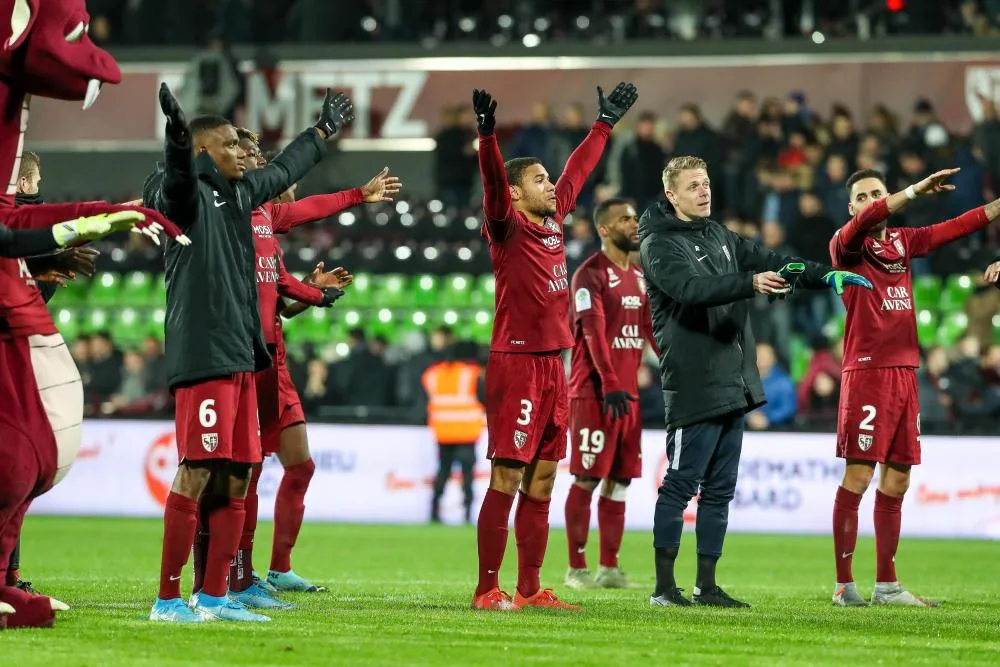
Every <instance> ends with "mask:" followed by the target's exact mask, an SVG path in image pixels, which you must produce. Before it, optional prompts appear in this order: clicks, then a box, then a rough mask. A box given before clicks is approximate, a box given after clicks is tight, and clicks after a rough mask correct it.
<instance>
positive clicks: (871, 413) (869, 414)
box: [858, 405, 919, 431]
mask: <svg viewBox="0 0 1000 667" xmlns="http://www.w3.org/2000/svg"><path fill="white" fill-rule="evenodd" d="M861 411H862V412H864V413H865V416H864V418H863V419H862V420H861V422H860V423H859V424H858V430H860V431H874V430H875V426H874V425H873V424H872V422H873V421H875V406H874V405H862V406H861ZM918 428H919V427H918Z"/></svg>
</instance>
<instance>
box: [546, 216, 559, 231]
mask: <svg viewBox="0 0 1000 667" xmlns="http://www.w3.org/2000/svg"><path fill="white" fill-rule="evenodd" d="M545 229H547V230H549V231H550V232H553V233H559V223H557V222H556V221H555V220H549V219H547V218H546V220H545Z"/></svg>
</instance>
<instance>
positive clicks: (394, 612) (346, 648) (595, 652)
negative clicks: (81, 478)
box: [0, 517, 1000, 667]
mask: <svg viewBox="0 0 1000 667" xmlns="http://www.w3.org/2000/svg"><path fill="white" fill-rule="evenodd" d="M270 529H271V526H270V524H269V523H264V522H262V523H261V526H260V530H259V532H258V545H259V546H258V555H257V568H258V571H259V570H260V569H263V568H264V567H266V565H267V557H268V551H269V547H270V538H271V536H270ZM160 539H161V523H160V522H158V521H154V520H125V519H121V520H119V519H87V518H50V517H29V519H28V521H27V522H26V524H25V534H24V542H23V546H22V553H23V556H22V560H23V564H22V565H23V571H24V573H25V575H26V576H27V577H28V578H30V579H32V580H33V581H34V582H35V585H36V586H37V587H38V588H39V589H40V590H43V591H45V592H46V593H50V594H52V595H54V596H56V597H58V598H59V599H61V600H63V601H64V602H67V603H68V604H70V605H71V606H72V607H73V609H72V610H71V611H69V612H64V613H62V614H60V615H59V619H58V622H57V625H56V627H55V628H54V629H51V630H44V631H9V632H5V633H2V634H0V664H3V665H11V666H14V667H27V666H28V665H54V666H58V667H75V666H77V665H87V666H94V667H98V666H101V667H103V666H105V665H108V666H111V665H114V666H116V667H117V666H129V667H133V666H135V667H139V666H147V665H177V666H182V665H183V666H185V667H187V666H193V665H212V666H213V667H215V666H219V665H238V666H240V667H250V666H253V665H332V664H344V665H375V664H378V665H497V664H503V665H536V664H557V665H600V666H601V667H609V666H612V665H670V666H671V667H673V666H675V665H727V666H731V665H750V664H761V665H765V664H766V665H768V666H769V667H771V666H774V665H792V664H794V665H821V664H831V665H839V666H845V665H853V664H865V665H871V664H892V665H898V666H902V665H916V664H932V665H952V664H954V665H997V664H1000V639H998V637H1000V635H998V632H1000V577H998V576H997V575H998V573H1000V565H998V564H1000V542H974V541H930V540H907V539H906V538H905V536H904V538H903V541H902V547H901V549H900V555H899V558H898V566H899V570H900V574H901V577H902V580H903V582H904V584H906V585H907V586H910V587H911V588H912V590H913V591H914V592H915V593H917V594H919V595H924V596H927V597H931V598H934V599H938V600H943V601H944V605H943V606H942V607H940V608H938V609H910V608H893V609H887V608H862V609H839V608H833V607H832V606H831V605H830V595H831V593H832V588H831V587H832V577H833V574H832V555H831V549H830V543H829V538H824V537H787V536H759V535H755V536H749V535H730V536H729V538H728V541H727V544H726V552H727V553H726V556H725V558H724V559H723V561H722V563H721V564H720V568H719V572H720V581H719V583H720V584H721V585H722V586H724V587H725V588H726V589H727V590H728V591H730V592H731V593H732V594H733V595H735V596H737V597H740V598H744V599H747V600H748V601H750V602H752V603H753V604H754V608H753V609H750V610H731V611H727V610H708V609H701V608H692V609H675V608H667V609H662V608H661V609H650V607H649V593H650V591H651V590H652V585H653V573H652V562H651V561H652V555H651V547H650V543H651V542H650V539H651V538H650V536H649V535H648V534H647V533H644V532H643V533H635V532H633V533H626V535H625V542H624V545H623V547H622V553H621V559H622V566H623V567H624V568H625V569H626V571H627V572H628V573H629V575H630V576H631V577H632V579H633V581H634V588H632V589H629V590H622V591H604V590H599V591H594V592H590V591H582V592H577V591H570V590H567V589H565V588H563V586H562V585H561V584H562V576H563V574H564V572H565V568H566V544H565V535H564V533H563V532H562V531H553V532H552V535H551V538H550V541H549V551H548V558H547V560H546V564H545V569H544V570H543V572H542V583H543V585H548V586H552V587H554V588H555V589H556V590H557V592H558V593H559V594H560V596H561V597H563V599H566V600H568V601H572V602H580V603H582V604H583V605H585V606H586V612H585V613H583V614H566V613H556V612H546V611H538V610H528V611H522V612H518V613H511V614H498V613H488V612H473V611H471V610H470V609H469V603H470V600H471V596H472V590H473V587H474V585H475V572H476V555H475V554H476V544H475V531H474V529H472V528H456V527H442V526H433V527H424V526H346V525H325V524H307V525H306V526H305V527H304V529H303V533H302V536H301V538H300V540H299V546H298V547H297V549H296V552H295V554H294V566H295V568H296V571H298V572H299V573H301V574H303V575H304V576H307V577H310V578H312V579H313V580H315V581H318V582H322V583H324V584H326V585H328V586H329V588H330V592H329V593H325V594H313V595H307V594H299V595H287V596H285V598H286V599H291V600H292V601H294V602H296V603H297V604H298V605H299V608H298V609H296V610H292V611H287V612H275V613H274V614H273V617H274V621H273V622H272V623H269V624H261V625H256V624H254V625H236V624H224V623H211V624H205V625H199V626H187V627H178V626H172V625H165V624H154V623H151V622H149V621H147V620H144V619H145V617H146V616H147V615H148V613H149V608H150V605H151V603H152V601H153V598H154V597H155V595H156V589H157V573H158V563H159V552H160ZM596 546H597V545H596V535H592V539H591V547H590V552H591V553H590V554H589V556H590V560H591V565H592V567H596V564H597V563H596V560H597V549H596ZM684 546H685V549H684V550H682V555H681V557H680V559H679V564H678V568H679V571H678V575H679V576H678V579H679V581H680V582H682V583H681V585H682V586H684V587H685V588H687V592H688V593H690V588H691V585H692V583H693V578H694V554H693V551H694V536H693V535H685V543H684ZM855 562H856V570H855V574H856V576H857V577H858V580H859V582H860V588H861V590H862V592H863V593H864V594H866V595H867V594H869V593H870V590H871V583H870V582H871V581H872V580H873V578H874V547H873V543H872V541H871V540H861V542H860V544H859V545H858V549H857V556H856V557H855ZM515 568H516V556H515V551H514V540H513V531H512V534H511V539H510V542H509V544H508V550H507V560H506V562H505V564H504V569H503V571H502V573H501V575H502V578H501V581H502V582H503V583H504V587H505V588H506V589H507V590H508V591H510V592H513V590H514V581H515V577H516V574H515ZM189 586H190V583H189V581H188V582H187V583H186V587H185V589H184V590H185V591H188V590H189Z"/></svg>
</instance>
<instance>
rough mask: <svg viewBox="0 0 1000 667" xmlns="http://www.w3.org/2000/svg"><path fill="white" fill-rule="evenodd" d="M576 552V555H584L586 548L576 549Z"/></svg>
mask: <svg viewBox="0 0 1000 667" xmlns="http://www.w3.org/2000/svg"><path fill="white" fill-rule="evenodd" d="M576 552H577V553H578V554H585V553H587V547H577V550H576Z"/></svg>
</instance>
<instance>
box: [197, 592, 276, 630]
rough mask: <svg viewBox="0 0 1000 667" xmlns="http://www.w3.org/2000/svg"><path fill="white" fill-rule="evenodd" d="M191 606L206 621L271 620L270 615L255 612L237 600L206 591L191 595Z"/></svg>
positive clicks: (252, 621) (248, 621)
mask: <svg viewBox="0 0 1000 667" xmlns="http://www.w3.org/2000/svg"><path fill="white" fill-rule="evenodd" d="M191 608H192V609H193V610H194V611H195V613H197V614H200V615H201V616H202V617H203V618H204V619H205V620H206V621H236V622H239V623H264V622H267V621H270V620H271V617H270V616H263V615H261V614H255V613H253V612H252V611H250V610H249V609H247V608H246V607H245V606H243V604H242V603H240V602H237V601H236V600H232V599H230V598H228V597H221V598H219V597H215V596H212V595H205V594H204V593H195V594H194V595H192V596H191Z"/></svg>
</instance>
